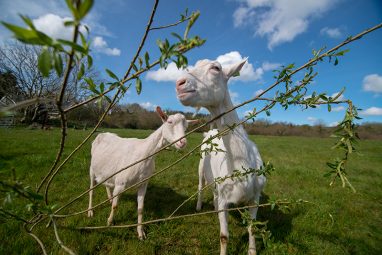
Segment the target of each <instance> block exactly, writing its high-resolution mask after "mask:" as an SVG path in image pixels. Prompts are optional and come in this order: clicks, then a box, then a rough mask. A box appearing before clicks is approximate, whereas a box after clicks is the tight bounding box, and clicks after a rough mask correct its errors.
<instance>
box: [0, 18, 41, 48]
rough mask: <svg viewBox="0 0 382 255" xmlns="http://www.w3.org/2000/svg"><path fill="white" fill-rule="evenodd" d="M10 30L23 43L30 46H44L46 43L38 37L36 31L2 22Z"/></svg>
mask: <svg viewBox="0 0 382 255" xmlns="http://www.w3.org/2000/svg"><path fill="white" fill-rule="evenodd" d="M1 24H3V26H5V27H6V28H7V29H8V30H10V31H12V32H13V34H14V37H15V38H16V39H18V40H20V41H22V42H25V43H29V44H37V45H44V42H43V41H42V40H40V39H39V38H38V36H37V33H36V31H34V30H29V29H25V28H23V27H19V26H15V25H12V24H9V23H6V22H3V21H2V22H1Z"/></svg>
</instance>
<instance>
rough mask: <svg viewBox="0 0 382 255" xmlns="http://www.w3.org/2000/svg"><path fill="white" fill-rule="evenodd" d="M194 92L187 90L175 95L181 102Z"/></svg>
mask: <svg viewBox="0 0 382 255" xmlns="http://www.w3.org/2000/svg"><path fill="white" fill-rule="evenodd" d="M195 92H196V90H195V89H189V90H185V91H177V94H178V98H179V99H181V100H182V99H186V98H187V97H189V96H191V95H192V94H194V93H195Z"/></svg>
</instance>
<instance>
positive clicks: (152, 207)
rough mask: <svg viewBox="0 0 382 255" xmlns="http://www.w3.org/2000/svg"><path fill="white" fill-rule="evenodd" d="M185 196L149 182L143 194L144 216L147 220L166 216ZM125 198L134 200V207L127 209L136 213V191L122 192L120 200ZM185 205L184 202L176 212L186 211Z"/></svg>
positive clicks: (125, 199) (122, 200)
mask: <svg viewBox="0 0 382 255" xmlns="http://www.w3.org/2000/svg"><path fill="white" fill-rule="evenodd" d="M187 198H188V197H186V196H184V195H180V194H179V193H177V192H176V191H174V190H173V189H171V188H169V187H162V186H157V185H155V184H154V185H152V184H149V186H148V188H147V192H146V196H145V204H144V213H143V214H144V215H146V216H147V217H145V216H144V218H145V219H146V220H148V218H151V219H159V218H163V217H167V216H169V215H170V214H171V213H172V212H173V211H174V210H175V208H176V207H178V206H179V205H180V204H181V203H182V202H183V201H184V200H185V199H187ZM127 200H128V201H134V203H135V207H134V208H133V209H132V208H129V210H132V211H135V213H134V215H136V210H137V207H136V206H137V202H136V201H137V193H136V192H134V193H128V194H123V195H122V199H121V201H120V202H122V203H124V202H125V201H127ZM187 205H188V204H186V205H185V206H184V208H182V209H181V210H180V211H179V212H178V213H177V214H181V213H187V212H188V210H187V211H186V212H185V209H188V206H187Z"/></svg>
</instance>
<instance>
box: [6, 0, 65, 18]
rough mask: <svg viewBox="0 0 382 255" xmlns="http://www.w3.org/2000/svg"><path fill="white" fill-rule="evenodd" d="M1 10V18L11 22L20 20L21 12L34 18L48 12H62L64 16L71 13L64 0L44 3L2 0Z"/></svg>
mask: <svg viewBox="0 0 382 255" xmlns="http://www.w3.org/2000/svg"><path fill="white" fill-rule="evenodd" d="M0 10H2V12H1V15H2V17H1V19H2V20H6V21H10V22H15V21H17V20H20V17H19V16H18V15H19V14H20V13H21V14H27V15H28V16H29V17H32V18H35V17H39V16H42V15H44V14H46V13H53V14H60V15H62V16H69V15H70V12H69V10H68V9H67V8H66V5H65V3H64V1H56V0H45V1H44V2H43V3H42V2H41V1H25V0H12V1H0Z"/></svg>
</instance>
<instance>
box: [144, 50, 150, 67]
mask: <svg viewBox="0 0 382 255" xmlns="http://www.w3.org/2000/svg"><path fill="white" fill-rule="evenodd" d="M145 62H146V67H149V66H150V56H149V53H148V52H147V51H146V53H145Z"/></svg>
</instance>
